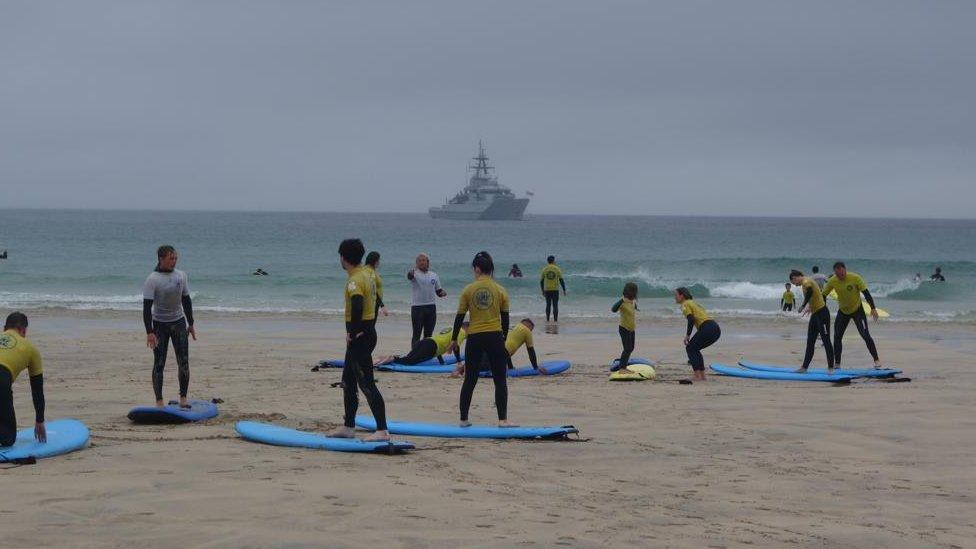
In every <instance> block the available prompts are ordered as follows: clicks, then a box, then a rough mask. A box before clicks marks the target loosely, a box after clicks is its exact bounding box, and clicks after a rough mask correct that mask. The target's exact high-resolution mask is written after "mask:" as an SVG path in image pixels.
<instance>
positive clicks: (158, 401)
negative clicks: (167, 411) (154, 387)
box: [156, 400, 166, 408]
mask: <svg viewBox="0 0 976 549" xmlns="http://www.w3.org/2000/svg"><path fill="white" fill-rule="evenodd" d="M156 407H157V408H165V407H166V403H165V402H163V401H162V400H157V401H156Z"/></svg>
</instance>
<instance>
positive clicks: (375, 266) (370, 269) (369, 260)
mask: <svg viewBox="0 0 976 549" xmlns="http://www.w3.org/2000/svg"><path fill="white" fill-rule="evenodd" d="M366 272H367V273H368V274H369V276H370V278H372V279H373V285H374V286H376V311H374V312H376V313H380V312H382V313H383V316H390V313H388V312H386V304H385V303H383V277H381V276H380V253H379V252H375V251H374V252H369V253H368V254H366Z"/></svg>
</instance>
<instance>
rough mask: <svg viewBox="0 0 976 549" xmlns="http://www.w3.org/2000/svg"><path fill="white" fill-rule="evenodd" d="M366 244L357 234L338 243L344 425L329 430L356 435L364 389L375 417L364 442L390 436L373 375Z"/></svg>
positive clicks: (372, 292) (372, 291)
mask: <svg viewBox="0 0 976 549" xmlns="http://www.w3.org/2000/svg"><path fill="white" fill-rule="evenodd" d="M365 254H366V247H365V246H363V241H362V240H359V239H358V238H349V239H346V240H343V241H342V243H341V244H339V262H340V264H341V265H342V268H343V270H345V271H346V275H347V278H346V286H345V292H344V297H345V304H346V316H345V318H346V361H345V365H344V366H343V368H342V405H343V409H344V411H345V415H344V417H343V426H342V427H339V428H338V429H335V430H333V431H331V432H329V433H328V436H330V437H336V438H355V436H356V434H355V433H356V432H355V428H356V411H357V410H359V391H362V392H363V395H364V396H365V397H366V402H367V403H368V404H369V409H370V411H371V412H372V413H373V418H374V419H375V420H376V431H375V432H374V433H373V434H372V435H370V436H368V437H366V439H365V440H366V441H367V442H379V441H384V440H390V432H389V431H388V430H387V428H386V404H385V403H384V402H383V395H381V394H380V390H379V388H377V387H376V380H375V378H374V377H373V357H372V353H373V349H375V348H376V287H375V286H374V284H373V279H372V277H371V276H370V275H369V273H368V272H367V271H366V268H365V267H364V266H363V265H361V264H360V262H361V261H362V260H363V255H365Z"/></svg>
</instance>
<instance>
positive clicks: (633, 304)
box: [610, 282, 637, 372]
mask: <svg viewBox="0 0 976 549" xmlns="http://www.w3.org/2000/svg"><path fill="white" fill-rule="evenodd" d="M610 311H611V312H614V313H617V314H619V315H620V324H619V326H617V333H619V334H620V344H621V345H622V346H623V350H622V351H621V352H620V359H619V360H617V364H616V365H614V366H611V367H610V370H611V371H624V372H629V371H630V370H628V369H627V366H628V365H630V355H631V354H632V353H633V352H634V347H635V346H636V345H637V284H635V283H633V282H628V283H626V284H624V291H623V297H622V298H620V299H619V300H617V302H616V303H614V304H613V306H612V307H610Z"/></svg>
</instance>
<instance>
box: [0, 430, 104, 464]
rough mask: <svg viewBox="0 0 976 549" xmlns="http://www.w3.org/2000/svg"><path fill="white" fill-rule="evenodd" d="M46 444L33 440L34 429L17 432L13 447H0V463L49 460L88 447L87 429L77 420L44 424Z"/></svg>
mask: <svg viewBox="0 0 976 549" xmlns="http://www.w3.org/2000/svg"><path fill="white" fill-rule="evenodd" d="M44 427H45V429H46V430H47V442H37V441H36V440H34V428H33V427H28V428H26V429H21V430H20V431H17V440H16V442H14V444H13V446H0V463H4V462H9V461H13V460H15V459H25V458H31V457H33V458H36V459H42V458H49V457H52V456H59V455H61V454H67V453H68V452H74V451H75V450H80V449H81V448H84V447H85V446H86V445H88V438H89V436H90V435H89V433H88V427H85V424H84V423H82V422H80V421H78V420H77V419H55V420H51V421H47V422H45V423H44Z"/></svg>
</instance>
